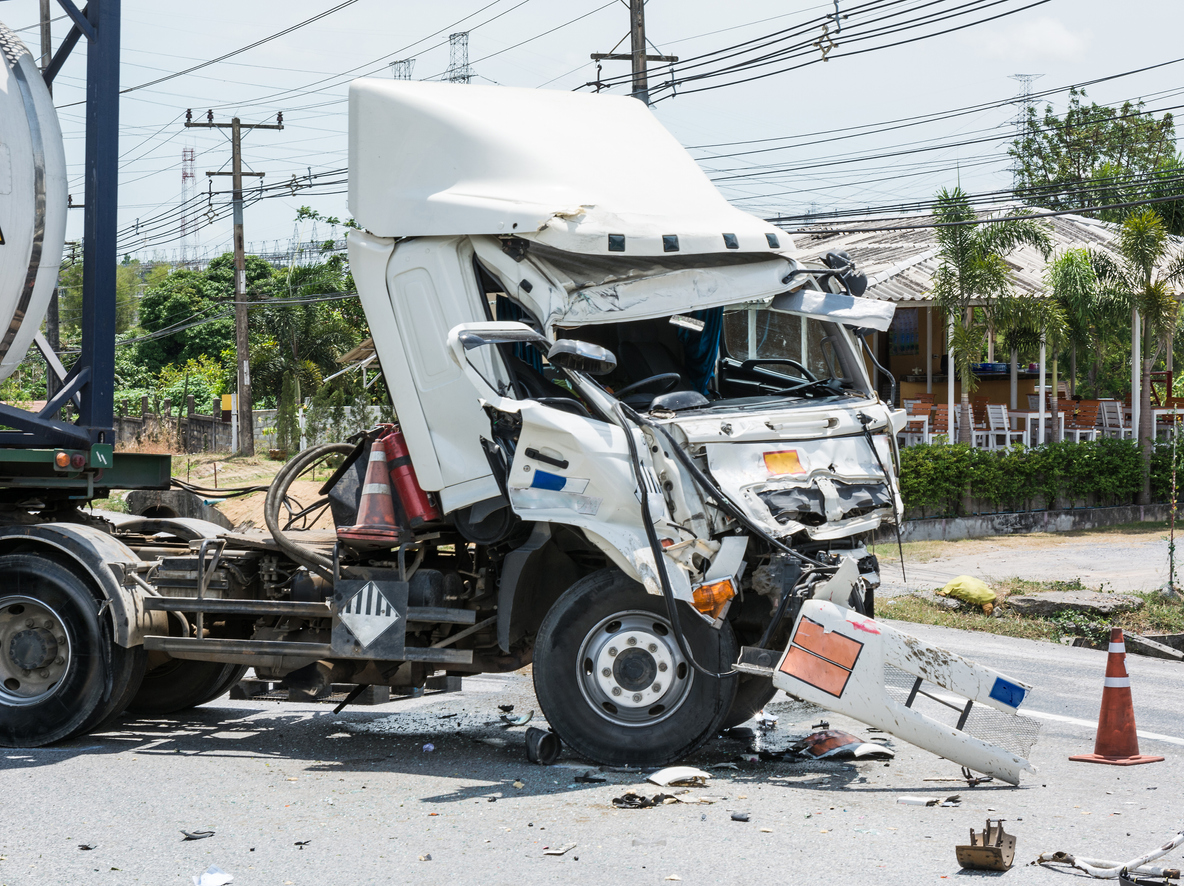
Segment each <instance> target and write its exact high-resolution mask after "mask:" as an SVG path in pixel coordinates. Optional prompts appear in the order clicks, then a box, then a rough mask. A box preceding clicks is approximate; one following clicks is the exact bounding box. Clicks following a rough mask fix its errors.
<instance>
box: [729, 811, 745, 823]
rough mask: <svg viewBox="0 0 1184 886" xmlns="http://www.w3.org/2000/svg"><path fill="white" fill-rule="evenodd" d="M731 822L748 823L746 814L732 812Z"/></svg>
mask: <svg viewBox="0 0 1184 886" xmlns="http://www.w3.org/2000/svg"><path fill="white" fill-rule="evenodd" d="M732 821H748V813H747V812H733V813H732Z"/></svg>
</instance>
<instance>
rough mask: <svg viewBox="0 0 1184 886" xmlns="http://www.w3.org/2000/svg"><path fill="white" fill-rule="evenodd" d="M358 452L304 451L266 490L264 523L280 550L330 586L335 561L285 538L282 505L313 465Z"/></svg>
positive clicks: (334, 446) (348, 448) (338, 446)
mask: <svg viewBox="0 0 1184 886" xmlns="http://www.w3.org/2000/svg"><path fill="white" fill-rule="evenodd" d="M356 448H357V447H356V446H354V445H353V444H351V443H326V444H325V445H323V446H314V447H312V448H311V449H305V450H304V451H303V452H301V453H299V454H298V455H297V456H296V457H295V458H293V459H292V460H291V461H290V462H288V463H287V464H286V465H284V466H283V467H282V468H281V469H280V472H279V473H278V474H276V475H275V479H274V480H273V481H272V482H271V486H269V487H267V499H266V500H265V501H264V503H263V519H264V520H265V521H266V523H267V528H268V530H269V531H270V532H271V537H272V538H274V539H275V543H276V544H277V545H278V546H279V548H280V550H281V551H283V552H284V553H285V554H287V555H288V556H289V557H291V558H292V559H293V560H295V561H296V562H297V563H299V564H301V565H302V566H307V567H308V568H309V570H310V571H312V572H315V573H316V574H317V575H319V576H321V578H324V579H325V580H327V581H330V582H332V581H333V560H332V559H331V558H329V557H326V556H324V555H323V554H320V553H317V552H316V551H314V550H313V549H312V548H309V547H305V546H304V545H301V544H297V543H296V542H294V541H292V540H291V539H289V538H288V537H287V536H285V535H284V533H283V531H282V530H281V528H280V505H281V504H282V503H283V500H284V496H285V495H287V494H288V489H289V487H291V485H292V483H293V481H294V480H295V479H296V478H297V477H299V476H300V475H301V474H302V473H304V471H305V469H306V468H308V467H309V466H310V465H311V464H313V463H314V462H316V461H318V460H319V459H322V458H324V457H325V456H327V455H350V454H352V453H353V451H354V450H355V449H356Z"/></svg>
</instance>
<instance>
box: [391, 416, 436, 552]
mask: <svg viewBox="0 0 1184 886" xmlns="http://www.w3.org/2000/svg"><path fill="white" fill-rule="evenodd" d="M382 445H383V448H384V449H385V450H386V460H387V464H388V465H389V466H390V471H391V488H393V489H394V490H395V494H396V495H398V496H399V501H401V502H402V503H403V510H404V511H405V512H406V514H407V522H408V523H409V524H410V526H411V528H412V529H416V528H418V527H420V526H422V525H423V524H424V523H429V522H431V521H433V520H439V519H440V512H439V510H437V508H436V506H435V505H434V504H432V500H431V499H430V498H429V497H428V494H427V493H426V492H424V491H423V490H422V489H420V487H419V481H418V480H417V479H416V478H415V468H414V467H412V465H411V454H410V453H409V452H408V451H407V441H406V440H405V439H403V432H402V431H401V430H400V429H399V426H398V425H395V426H394V427H392V428H391V430H390V432H389V433H387V435H386V436H385V437H383V438H382Z"/></svg>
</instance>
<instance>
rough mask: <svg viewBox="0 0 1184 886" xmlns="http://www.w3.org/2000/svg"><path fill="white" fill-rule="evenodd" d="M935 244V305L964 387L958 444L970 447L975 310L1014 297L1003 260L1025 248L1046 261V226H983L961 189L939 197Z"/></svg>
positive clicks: (977, 333)
mask: <svg viewBox="0 0 1184 886" xmlns="http://www.w3.org/2000/svg"><path fill="white" fill-rule="evenodd" d="M934 219H935V221H936V222H937V227H936V229H935V230H936V239H937V245H938V250H939V252H938V255H939V258H940V262H941V263H940V264H939V266H938V268H937V272H936V273H935V274H934V275H933V289H932V294H933V299H934V301H935V302H936V303H937V305H938V307H939V308H940V309H941V310H942V312H943V313H944V314H945V315H946V317H947V319H948V321H950V322H951V323H952V324H953V327H954V328H953V336H952V341H951V347H952V349H953V353H952V354H951V358H952V365H951V367H950V371H951V372H954V371H957V372H958V374H959V376H960V379H961V382H962V403H961V409H962V427H961V429H960V431H959V435H958V438H959V442H961V443H969V442H970V441H971V417H970V392H971V390H972V388H973V387H974V386H975V382H976V380H975V377H974V373H973V372H971V365H972V364H973V363H974V361H975V358H976V357H978V356H979V355H980V354H981V352H982V342H983V336H982V332H981V330H980V329H978V328H977V327H976V325H975V318H974V307H973V306H974V305H975V304H979V305H983V306H984V307H986V308H987V309H988V311H989V310H990V308H991V307H992V305H993V303H994V301H995V300H996V299H998V298H1003V297H1005V296H1007V295H1009V294H1010V293H1011V291H1012V285H1011V269H1010V268H1009V267H1008V265H1007V262H1005V261H1004V256H1006V255H1009V254H1010V253H1011V252H1013V251H1015V250H1016V249H1017V248H1019V247H1020V246H1021V245H1023V244H1029V245H1031V246H1034V247H1036V248H1037V249H1039V250H1040V252H1041V254H1042V255H1044V256H1045V257H1046V258H1047V257H1048V253H1049V252H1050V251H1051V249H1052V242H1051V240H1050V239H1049V236H1048V233H1047V231H1046V229H1045V226H1044V225H1042V224H1040V223H1039V222H1036V221H1034V220H1032V219H1027V218H1016V219H1011V220H1008V221H1000V222H992V223H982V224H980V223H979V221H978V216H977V215H976V214H975V211H974V209H973V208H971V205H970V198H969V197H968V196H967V195H966V193H965V192H964V191H963V190H962V189H961V188H955V189H954V190H953V191H947V190H945V189H944V188H943V189H942V190H941V191H940V192H938V195H937V209H936V210H935V212H934Z"/></svg>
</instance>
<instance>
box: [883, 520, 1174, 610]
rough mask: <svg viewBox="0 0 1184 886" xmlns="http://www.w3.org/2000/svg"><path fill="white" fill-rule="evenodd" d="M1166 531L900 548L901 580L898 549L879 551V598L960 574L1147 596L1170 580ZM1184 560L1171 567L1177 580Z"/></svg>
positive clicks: (1146, 527) (1140, 528)
mask: <svg viewBox="0 0 1184 886" xmlns="http://www.w3.org/2000/svg"><path fill="white" fill-rule="evenodd" d="M1169 544H1170V538H1169V533H1168V530H1167V528H1166V527H1165V526H1164V525H1163V524H1160V523H1154V524H1152V523H1147V524H1140V525H1134V526H1119V527H1111V528H1108V529H1097V530H1088V531H1079V532H1063V533H1032V534H1028V535H1008V536H996V537H994V538H980V539H965V540H962V541H951V542H910V543H909V544H906V545H905V546H904V563H905V571H906V573H907V576H908V578H907V581H906V580H904V579H902V577H901V571H900V561H899V557H898V556H897V552H896V546H895V545H892V546H889V545H879V546H877V547H876V554H877V555H878V556H879V557H880V562H881V564H882V566H883V568H882V570H881V574H882V577H883V585H882V586H881V589H880V591H879V593H881V594H882V595H884V596H892V595H895V594H903V593H906V592H910V591H919V590H920V591H924V590H933V589H935V588H939V587H941V586H943V585H944V584H945V583H946V582H948V581H949V580H950V579H952V578H955V577H957V576H959V575H972V576H975V577H977V578H981V579H983V580H984V581H986V582H987V583H988V584H991V583H992V582H993V581H997V580H1001V579H1007V578H1016V577H1018V578H1023V579H1026V580H1029V581H1063V582H1071V581H1073V580H1074V579H1079V580H1080V581H1081V584H1082V585H1084V586H1085V587H1087V588H1090V589H1101V590H1105V591H1153V590H1156V589H1157V588H1161V587H1163V586H1164V585H1165V584H1166V583H1167V581H1168V573H1169V558H1168V554H1169V550H1168V549H1169ZM1182 572H1184V561H1180V562H1178V563H1177V581H1179V580H1180V578H1179V576H1180V573H1182Z"/></svg>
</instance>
